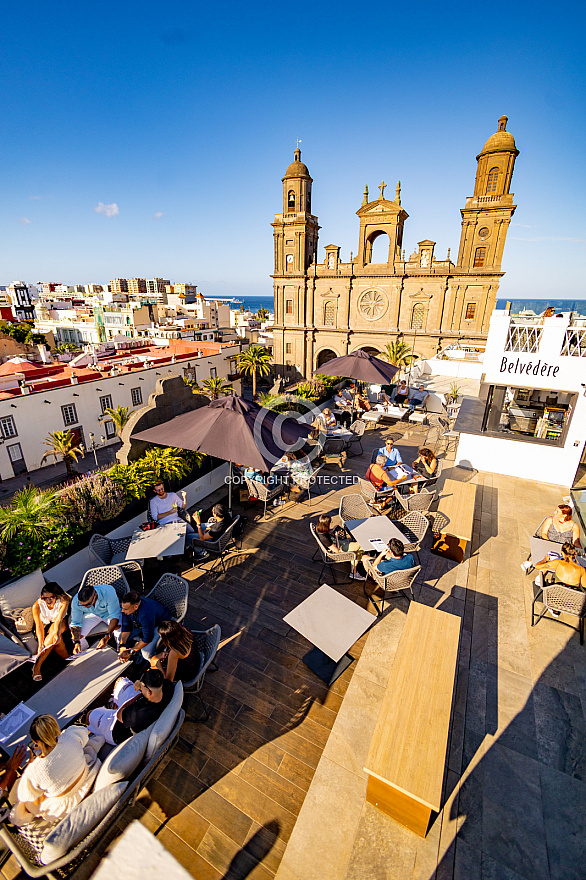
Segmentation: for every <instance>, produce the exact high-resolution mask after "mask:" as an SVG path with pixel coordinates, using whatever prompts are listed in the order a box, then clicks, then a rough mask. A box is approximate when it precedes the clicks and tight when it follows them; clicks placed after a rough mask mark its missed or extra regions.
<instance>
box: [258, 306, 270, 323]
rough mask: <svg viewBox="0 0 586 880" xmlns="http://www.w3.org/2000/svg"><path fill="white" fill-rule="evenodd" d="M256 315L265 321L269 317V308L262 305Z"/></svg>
mask: <svg viewBox="0 0 586 880" xmlns="http://www.w3.org/2000/svg"><path fill="white" fill-rule="evenodd" d="M256 317H257V318H259V320H261V321H266V320H267V318H268V317H269V310H268V309H265V308H264V306H263V307H262V308H260V309H259V310H258V312H257V313H256Z"/></svg>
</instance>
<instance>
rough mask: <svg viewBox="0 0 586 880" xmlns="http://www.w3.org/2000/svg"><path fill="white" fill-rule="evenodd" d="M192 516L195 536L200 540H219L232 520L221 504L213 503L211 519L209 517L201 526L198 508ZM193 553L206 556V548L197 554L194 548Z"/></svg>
mask: <svg viewBox="0 0 586 880" xmlns="http://www.w3.org/2000/svg"><path fill="white" fill-rule="evenodd" d="M193 518H194V520H195V526H196V528H197V538H198V539H199V540H200V541H219V540H220V538H221V537H222V535H223V534H224V532H225V531H226V529H227V528H228V526H229V525H230V523H231V522H232V517H231V516H230V514H229V513H228V512H227V511H226V509H225V507H224V505H223V504H214V506H213V508H212V516H211V519H209V520H208V522H207V523H204V525H203V526H202V524H201V519H200V511H199V510H198V511H196V512H195V513H194V515H193ZM194 555H195V556H200V557H203V556H207V555H208V553H207V551H206V550H202V551H201V552H200V553H199V554H198V552H197V551H196V550H194Z"/></svg>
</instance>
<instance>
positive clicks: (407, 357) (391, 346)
mask: <svg viewBox="0 0 586 880" xmlns="http://www.w3.org/2000/svg"><path fill="white" fill-rule="evenodd" d="M380 356H381V358H382V359H383V360H385V361H388V362H389V363H390V364H392V365H393V366H394V367H399V373H398V376H400V375H401V370H402V369H403V367H408V366H409V364H410V363H411V361H414V360H415V359H416V358H418V357H419V355H417V354H413V351H412V349H411V346H410V345H407V343H406V342H403V340H402V339H396V340H395V341H394V342H387V344H386V345H385V347H384V349H383V350H382V351H381V353H380Z"/></svg>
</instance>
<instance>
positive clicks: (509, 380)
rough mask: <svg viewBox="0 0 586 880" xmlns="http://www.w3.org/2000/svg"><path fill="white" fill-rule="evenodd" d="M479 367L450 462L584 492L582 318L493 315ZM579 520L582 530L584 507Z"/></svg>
mask: <svg viewBox="0 0 586 880" xmlns="http://www.w3.org/2000/svg"><path fill="white" fill-rule="evenodd" d="M481 369H482V374H481V385H480V392H479V395H478V398H477V399H465V400H464V401H463V403H462V406H461V408H460V412H459V414H458V418H457V420H456V423H455V430H456V431H459V433H460V439H459V444H458V451H457V455H456V464H458V465H460V466H462V467H468V468H475V469H477V470H483V471H488V472H493V473H498V474H507V475H510V476H515V477H521V478H524V479H528V480H533V479H539V480H540V481H541V482H543V483H555V484H558V485H562V486H574V485H578V484H580V485H582V487H583V488H586V482H585V480H584V472H585V471H586V452H585V450H586V446H585V438H586V396H585V392H586V384H585V383H586V318H579V317H577V316H575V315H574V314H573V313H563V314H560V315H556V316H552V317H541V318H539V317H530V318H528V317H521V316H519V315H511V314H510V313H509V311H508V310H495V311H494V312H493V314H492V317H491V320H490V331H489V334H488V339H487V342H486V351H485V353H484V357H483V360H482V364H481ZM584 500H585V501H586V498H585V499H584ZM582 515H583V518H584V525H585V527H586V504H585V505H584V508H583V511H582Z"/></svg>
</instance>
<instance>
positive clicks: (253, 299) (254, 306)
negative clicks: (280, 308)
mask: <svg viewBox="0 0 586 880" xmlns="http://www.w3.org/2000/svg"><path fill="white" fill-rule="evenodd" d="M235 298H236V299H237V300H241V301H242V306H243V307H244V311H245V312H246V311H251V312H258V310H259V309H268V311H269V312H270V313H271V315H272V314H274V311H275V299H274V297H272V296H237V297H235ZM230 308H231V309H232V310H234V311H237V312H239V311H240V309H241V306H240V303H230Z"/></svg>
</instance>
